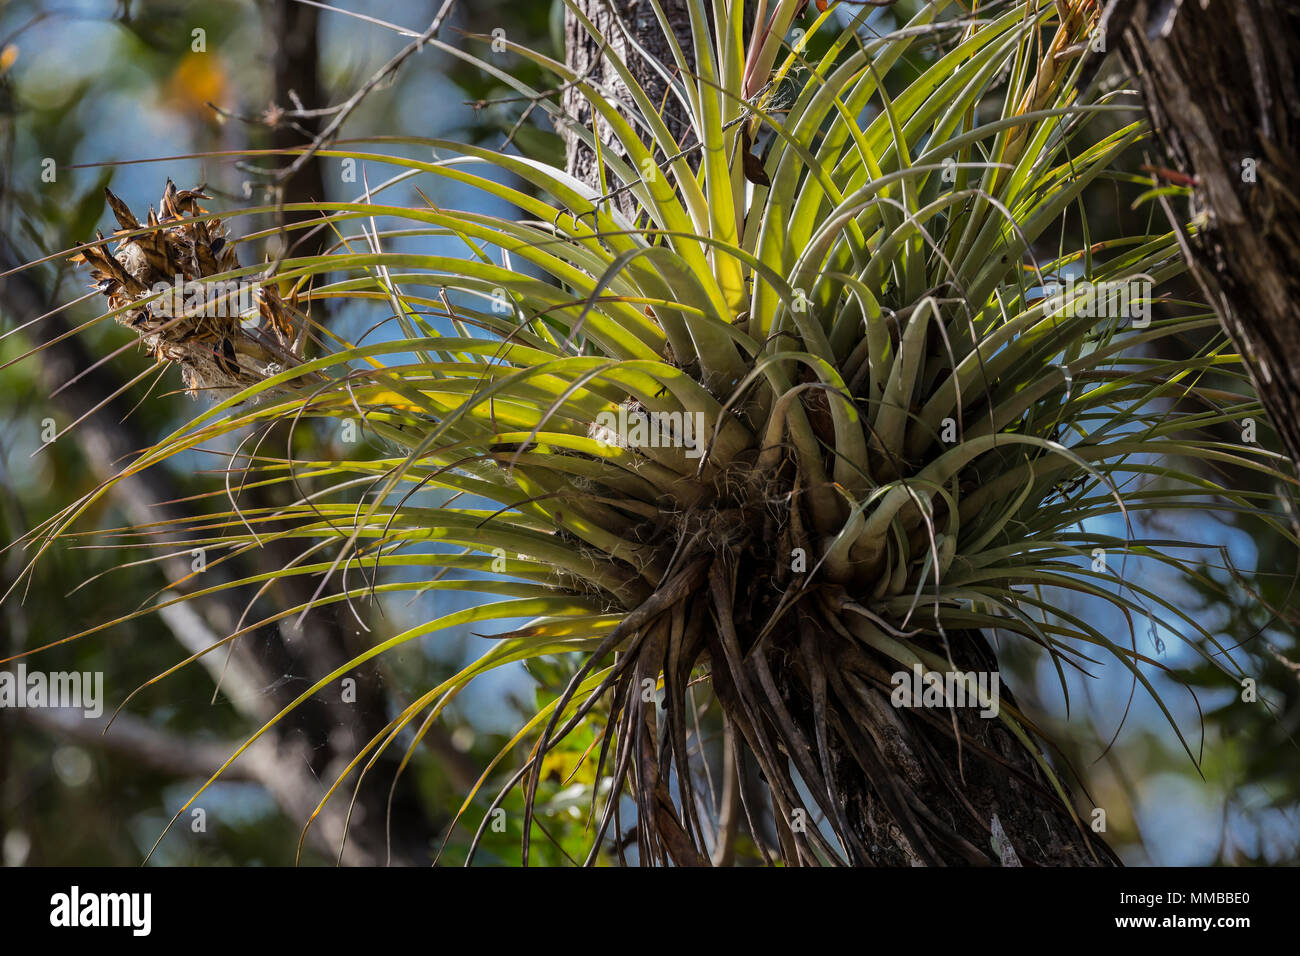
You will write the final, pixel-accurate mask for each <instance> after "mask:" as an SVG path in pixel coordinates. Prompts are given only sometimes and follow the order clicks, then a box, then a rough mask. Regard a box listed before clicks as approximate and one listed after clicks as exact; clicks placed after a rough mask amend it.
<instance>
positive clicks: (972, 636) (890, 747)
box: [563, 0, 1118, 866]
mask: <svg viewBox="0 0 1300 956" xmlns="http://www.w3.org/2000/svg"><path fill="white" fill-rule="evenodd" d="M660 2H661V6H662V8H663V10H664V13H665V15H666V17H667V19H668V21H669V23H670V24H671V26H672V28H673V32H674V34H675V35H676V37H677V41H678V44H679V45H680V46H681V47H682V49H683V50H684V51H686V53H687V56H688V60H692V61H693V56H691V50H692V44H691V30H690V20H689V15H688V13H687V4H688V3H689V2H690V0H660ZM577 6H578V7H579V8H580V9H581V10H582V12H583V14H584V15H585V16H586V17H587V18H588V19H590V20H591V21H592V22H593V23H594V24H595V26H596V28H597V31H598V33H599V35H600V37H601V38H602V42H597V41H596V40H595V39H593V38H592V37H591V35H590V34H589V33H588V32H587V31H586V29H585V28H584V27H583V26H582V24H581V23H580V22H579V21H578V19H577V17H575V16H574V15H573V14H572V13H571V12H568V11H566V14H565V43H566V50H565V62H566V63H567V65H568V66H569V67H570V68H571V69H572V70H574V71H575V72H576V73H577V74H578V75H579V76H583V77H585V78H587V79H588V80H589V81H590V82H591V83H592V85H593V86H594V87H595V88H596V89H597V90H599V91H601V93H602V94H604V95H606V96H607V97H609V98H612V99H614V100H616V101H623V102H628V101H629V97H628V95H627V93H626V91H625V89H624V88H622V85H621V83H620V81H619V79H618V77H617V75H616V74H615V73H614V71H613V70H612V69H611V68H609V67H607V66H605V65H603V63H602V58H603V54H604V49H602V43H603V44H606V45H607V48H608V49H609V50H611V51H613V52H615V53H617V54H618V55H620V56H622V57H624V58H625V59H626V61H627V62H628V63H629V65H630V67H631V71H632V73H633V75H634V76H635V77H636V79H637V80H638V81H639V82H640V83H641V84H642V85H643V87H644V88H645V89H646V91H647V92H648V94H649V95H650V98H651V99H652V101H654V102H665V103H667V104H668V105H667V109H666V110H665V114H664V115H665V118H666V120H667V125H668V127H669V129H670V130H671V131H672V132H673V134H674V136H675V137H676V138H677V139H678V141H679V144H680V145H681V146H682V147H683V148H685V147H687V146H689V145H690V144H691V142H693V138H690V134H689V132H688V129H687V126H688V123H687V119H686V117H685V116H684V115H683V114H682V112H681V108H680V107H679V105H678V102H677V101H676V100H675V99H674V98H672V97H666V96H665V93H666V89H667V84H666V82H665V80H664V79H663V77H662V75H661V73H660V72H659V71H658V70H656V69H655V68H654V67H653V66H652V65H651V64H650V63H649V62H648V61H647V60H646V58H645V57H644V56H643V55H642V54H641V53H639V52H638V51H637V50H635V49H634V48H632V46H631V44H629V43H628V42H627V34H628V33H630V34H631V35H632V36H633V37H634V38H635V40H636V43H637V44H638V45H639V46H640V47H641V49H643V50H645V51H646V52H648V53H649V54H650V55H651V56H653V57H655V58H656V59H657V60H658V61H659V62H660V63H661V64H668V66H669V70H670V72H671V71H672V69H673V66H672V65H673V64H674V63H675V59H674V58H673V56H672V53H671V50H670V47H669V45H668V42H667V38H666V36H665V35H664V33H663V31H662V29H661V27H660V25H659V22H658V20H657V18H656V17H655V15H654V10H653V7H652V6H651V4H650V3H649V2H647V0H577ZM746 6H747V14H748V17H747V22H746V24H745V31H746V35H747V36H748V35H749V31H750V26H751V25H752V22H753V21H752V9H753V4H747V5H746ZM625 31H626V32H625ZM563 104H564V107H565V110H566V112H567V114H568V116H569V118H570V119H571V120H572V121H575V122H576V123H577V124H579V125H580V126H582V127H585V128H586V129H592V128H593V127H592V122H593V111H592V109H591V107H590V106H589V105H588V104H587V103H586V102H585V100H584V98H583V96H582V94H581V93H580V92H579V91H578V90H576V89H572V88H570V89H567V90H566V91H565V94H564V99H563ZM602 127H603V124H600V125H598V126H596V127H595V129H596V130H597V131H599V133H600V135H601V139H602V142H608V141H609V139H610V133H609V130H608V129H607V128H602ZM565 137H566V146H567V160H568V167H569V171H570V172H571V173H573V174H574V175H575V176H577V177H578V178H580V179H582V180H583V181H584V182H586V183H587V184H588V185H590V186H592V187H593V188H596V187H597V186H598V180H597V177H596V171H595V155H594V153H593V152H592V151H591V150H590V149H589V148H587V147H586V146H585V145H583V144H582V143H581V141H580V140H579V139H578V137H577V136H576V135H574V133H573V132H572V131H571V130H566V131H565ZM619 201H620V207H621V210H622V211H623V212H624V213H625V214H627V215H628V216H629V218H630V217H631V214H632V208H633V207H632V204H631V197H630V195H628V194H627V193H624V194H622V196H620V197H619ZM769 571H770V569H767V570H763V569H751V571H750V573H752V574H753V575H754V576H761V575H765V574H767V573H768V572H769ZM745 577H746V579H748V577H749V573H747V574H746V575H745ZM740 623H741V622H740V621H738V622H737V626H738V627H739V626H740ZM950 639H951V644H952V659H953V661H954V663H955V665H956V667H957V669H958V670H960V671H981V670H983V671H988V670H994V669H996V667H997V661H996V658H995V656H994V654H993V651H992V649H991V647H990V645H989V643H988V641H987V640H986V638H985V637H984V635H983V634H982V633H980V632H978V631H967V632H962V633H957V634H951V635H950ZM774 643H776V642H775V641H774ZM798 644H799V642H798V638H797V637H794V638H793V640H792V641H791V642H789V645H790V646H793V647H796V648H797V647H798ZM827 653H831V654H833V655H839V654H841V653H843V654H844V655H846V657H844V658H843V659H837V660H835V661H828V662H827V663H828V664H835V665H837V666H838V667H837V668H828V671H830V672H835V671H836V670H837V669H839V668H842V671H841V672H842V674H843V677H837V678H836V679H837V680H841V681H842V682H843V683H844V687H843V689H844V690H845V692H846V694H847V693H856V694H857V695H858V697H859V698H860V699H861V700H862V701H863V704H864V706H865V711H864V712H866V713H869V714H871V718H870V720H869V725H867V726H862V725H857V726H854V725H852V721H848V720H846V719H845V718H844V715H835V714H832V715H830V719H831V721H832V722H833V723H836V724H837V729H838V730H839V732H840V734H841V735H842V739H846V740H848V741H849V742H848V744H847V745H846V748H845V751H844V752H841V753H838V754H836V755H835V756H834V757H833V758H832V759H833V761H834V762H835V764H836V765H837V766H836V767H835V768H834V769H835V775H836V780H837V786H838V791H839V794H838V795H839V797H840V803H841V806H842V807H843V809H844V810H845V813H846V817H847V819H848V821H849V824H850V826H851V827H852V829H853V830H854V831H855V836H856V840H855V841H853V845H851V846H850V847H849V856H850V859H851V861H852V862H854V863H856V864H877V865H898V866H907V865H917V864H920V863H923V862H936V861H937V862H942V863H947V864H956V865H971V864H976V865H979V864H993V865H997V864H999V863H1001V864H1003V865H1008V864H1010V865H1020V864H1024V865H1031V866H1062V865H1065V866H1089V865H1113V864H1116V863H1118V859H1117V858H1116V857H1115V856H1114V854H1113V853H1112V852H1111V851H1110V849H1109V848H1108V847H1107V846H1106V845H1105V844H1104V842H1102V841H1101V840H1100V839H1099V838H1097V837H1096V836H1095V835H1093V834H1092V833H1091V832H1090V831H1089V830H1087V828H1086V827H1082V826H1080V825H1079V824H1078V823H1077V822H1076V821H1074V820H1072V819H1071V816H1070V813H1069V811H1068V809H1067V808H1066V807H1065V806H1064V804H1063V803H1062V802H1061V800H1060V799H1059V798H1058V797H1057V796H1056V795H1055V794H1054V792H1053V791H1052V789H1051V787H1050V785H1049V783H1048V781H1047V778H1046V777H1045V775H1044V774H1043V772H1042V770H1041V768H1040V767H1039V766H1038V765H1037V763H1036V761H1035V758H1034V756H1033V754H1032V753H1031V752H1030V751H1029V750H1028V749H1027V748H1026V747H1024V746H1023V745H1022V744H1021V743H1020V742H1019V741H1017V740H1016V738H1015V737H1013V736H1012V734H1011V733H1010V732H1009V731H1008V730H1007V729H1006V728H1005V727H1003V726H1002V725H1001V724H1000V723H999V722H998V721H996V720H985V719H982V718H979V717H977V716H975V715H974V712H973V711H969V710H966V711H959V712H958V715H957V721H958V724H959V726H960V730H959V733H960V735H961V739H962V749H961V754H960V756H959V754H958V750H957V747H956V745H955V744H954V743H953V741H952V733H951V725H950V721H951V719H952V718H951V716H950V714H949V713H948V712H938V713H932V712H929V711H923V710H921V709H903V710H899V709H895V708H894V707H893V706H892V705H891V704H890V693H889V688H890V671H891V670H896V669H897V668H894V667H889V668H887V667H886V666H885V664H884V663H883V662H881V661H878V660H873V659H871V658H870V657H869V656H868V655H867V654H865V652H862V651H859V650H856V649H848V650H843V649H838V650H833V651H828V652H827ZM849 657H851V658H852V659H851V660H850V659H848V658H849ZM800 666H801V664H800V661H799V660H798V656H797V654H794V655H791V656H790V658H789V659H788V660H786V661H783V662H780V663H779V664H778V665H777V666H774V667H773V668H772V670H773V672H774V673H785V672H786V671H785V670H784V668H785V667H789V668H798V667H800ZM850 671H852V672H853V673H852V674H851V673H850ZM859 675H866V679H865V680H859V679H858V677H859ZM714 678H715V690H716V691H717V693H718V694H719V696H720V697H721V698H723V699H724V700H726V699H728V697H729V696H734V693H735V692H734V688H731V687H729V686H728V685H727V682H726V680H725V679H724V677H723V675H722V674H721V672H720V670H718V669H715V674H714ZM850 683H852V685H853V686H851V687H850V686H849V685H850ZM797 696H798V695H791V699H789V700H788V701H787V703H788V705H789V708H790V711H791V713H792V714H794V715H795V716H796V718H797V719H799V720H800V722H801V723H802V724H803V728H802V730H803V732H804V735H805V738H806V739H809V740H811V739H814V733H815V730H814V727H813V725H812V721H813V717H812V713H811V703H810V701H807V700H800V699H796V698H797ZM1003 699H1004V700H1006V701H1008V702H1010V703H1012V704H1013V705H1014V699H1013V698H1012V697H1011V696H1010V694H1009V693H1008V692H1007V691H1006V690H1005V689H1004V690H1003ZM848 750H852V751H853V753H849V752H847V751H848ZM935 755H940V759H938V760H936V759H934V757H935ZM863 761H865V762H866V763H867V764H868V765H871V766H874V767H877V768H879V773H876V774H872V775H871V779H864V777H863V775H862V774H861V773H860V771H859V770H858V767H859V764H861V763H862V762H863ZM959 761H960V763H959ZM959 767H960V769H959ZM741 773H742V782H743V777H744V774H745V771H744V768H743V767H742V768H741ZM995 819H996V823H995V822H994V821H995ZM905 831H907V832H910V833H912V834H918V833H919V834H922V835H923V836H922V837H921V839H922V840H924V841H925V842H926V843H927V844H928V845H925V846H920V845H918V842H919V841H918V840H917V838H916V837H913V838H912V839H911V840H909V838H908V837H907V836H905V835H904V832H905ZM999 834H1004V835H1005V836H1004V840H1005V841H1006V843H1009V844H1010V847H1011V849H1013V850H1014V853H1012V854H1007V853H1006V852H1005V851H1003V852H999V851H998V850H997V849H995V846H994V844H995V843H997V842H998V835H999ZM755 836H756V838H759V839H761V837H762V835H761V834H755ZM1006 843H1004V844H1003V845H1004V846H1005V845H1006ZM726 858H727V854H726V853H725V852H724V853H720V854H719V862H722V861H725V860H726ZM1013 860H1014V862H1012V861H1013Z"/></svg>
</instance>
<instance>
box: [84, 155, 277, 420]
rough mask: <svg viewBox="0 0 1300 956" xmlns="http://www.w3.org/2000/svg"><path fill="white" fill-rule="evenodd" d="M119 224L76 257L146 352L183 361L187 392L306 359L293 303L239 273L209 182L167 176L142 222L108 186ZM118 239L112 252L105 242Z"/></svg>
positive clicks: (226, 390)
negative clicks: (207, 204)
mask: <svg viewBox="0 0 1300 956" xmlns="http://www.w3.org/2000/svg"><path fill="white" fill-rule="evenodd" d="M104 194H105V196H106V197H107V199H108V206H109V208H110V209H111V210H112V211H113V215H114V217H115V218H116V219H117V221H118V225H119V226H121V228H120V229H119V230H117V231H116V232H115V233H114V234H113V237H111V238H108V239H106V238H105V237H104V235H103V233H100V232H96V234H95V235H96V238H97V240H98V241H97V242H96V243H95V244H94V245H92V246H89V247H87V248H86V249H84V250H83V251H82V252H81V253H80V254H79V255H77V256H74V257H73V261H74V262H85V263H87V264H89V265H90V267H91V273H90V274H91V278H92V279H93V280H94V282H93V285H94V287H95V288H96V289H98V290H99V291H100V292H102V293H104V295H105V296H107V297H108V302H109V307H110V309H112V310H114V311H117V310H122V311H120V312H119V313H118V314H117V315H116V316H115V318H116V319H117V321H118V322H119V323H120V324H122V325H125V326H128V327H129V328H131V329H134V330H135V331H136V333H138V334H139V336H140V339H141V341H142V342H143V343H144V345H145V348H146V349H148V351H149V354H151V355H153V356H154V358H155V359H156V360H157V361H159V362H175V363H176V364H177V365H179V366H180V368H181V374H182V377H183V379H184V381H185V386H186V388H187V389H188V390H189V391H190V394H191V395H195V394H197V393H198V392H200V391H205V392H210V393H211V394H213V395H215V396H217V397H219V398H221V397H225V396H227V395H230V394H232V393H233V392H236V391H239V390H240V389H243V388H245V387H247V386H249V385H253V384H255V383H257V382H260V381H262V380H263V379H265V378H267V377H268V376H270V375H274V374H276V373H278V372H280V371H283V370H284V369H286V368H290V367H292V366H294V365H298V364H300V363H301V361H302V357H301V352H300V345H301V342H300V340H299V336H298V329H299V323H298V322H297V321H296V320H295V309H294V303H293V302H292V301H290V302H285V301H284V300H283V299H282V298H281V297H280V294H279V292H278V291H277V289H276V287H275V285H274V284H272V283H270V282H265V281H264V279H263V278H262V277H259V276H247V275H238V274H236V273H238V270H239V269H240V263H239V257H238V256H237V255H236V253H235V249H234V243H232V242H231V241H230V240H229V238H228V236H227V234H226V229H225V226H224V225H223V223H222V222H221V220H220V219H217V218H208V217H207V210H206V209H204V208H203V207H201V206H200V205H199V200H201V199H210V198H211V197H210V196H207V195H206V194H205V193H204V192H203V186H196V187H195V188H193V189H177V188H176V185H175V184H174V183H173V182H172V181H171V180H170V179H168V180H167V188H166V189H165V190H164V192H163V196H162V201H161V202H160V203H159V210H158V212H157V213H155V212H154V209H153V207H152V206H150V207H149V217H148V221H147V222H146V223H144V224H141V223H140V221H139V220H137V219H136V217H135V215H134V214H133V213H132V212H131V210H130V208H129V207H128V206H127V204H126V203H125V202H123V201H122V200H121V199H120V198H118V197H117V196H116V195H114V194H113V193H112V191H110V190H108V189H105V190H104ZM113 238H117V239H118V240H119V241H118V245H117V248H116V250H114V251H113V252H112V253H111V254H110V252H109V251H108V245H109V243H110V242H112V239H113Z"/></svg>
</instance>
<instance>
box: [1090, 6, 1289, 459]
mask: <svg viewBox="0 0 1300 956" xmlns="http://www.w3.org/2000/svg"><path fill="white" fill-rule="evenodd" d="M1110 6H1111V11H1110V15H1111V19H1112V21H1113V23H1112V28H1111V32H1112V33H1115V34H1121V31H1122V34H1121V35H1122V38H1123V45H1122V50H1123V52H1124V55H1125V58H1126V59H1127V61H1128V63H1129V65H1130V67H1131V68H1132V70H1133V71H1134V72H1135V73H1136V74H1137V75H1138V76H1139V77H1140V79H1141V82H1142V85H1143V87H1144V89H1145V92H1146V94H1147V106H1148V108H1149V110H1150V113H1151V118H1152V121H1153V125H1154V128H1155V131H1156V135H1157V136H1158V138H1159V140H1160V142H1161V144H1162V145H1163V146H1164V148H1165V151H1166V153H1167V155H1168V157H1169V162H1170V164H1171V165H1172V166H1174V167H1175V168H1176V170H1177V171H1178V172H1180V173H1182V174H1184V175H1185V176H1187V177H1190V178H1191V179H1192V180H1193V181H1194V185H1193V192H1194V199H1193V202H1192V214H1193V217H1194V219H1195V220H1196V221H1197V223H1198V228H1197V229H1196V231H1195V233H1194V234H1193V235H1191V236H1189V237H1188V239H1187V246H1188V251H1189V253H1190V256H1189V258H1190V260H1191V266H1192V273H1193V275H1194V276H1195V278H1196V280H1197V281H1198V282H1199V283H1200V285H1201V287H1202V289H1203V290H1204V292H1205V295H1206V297H1207V299H1208V300H1209V302H1210V304H1211V305H1212V306H1213V307H1214V309H1215V311H1216V312H1218V314H1219V317H1220V319H1221V320H1222V322H1223V325H1224V327H1225V328H1226V329H1227V331H1228V333H1229V334H1230V335H1231V336H1232V339H1233V342H1234V344H1235V345H1236V346H1237V348H1238V349H1239V350H1240V351H1241V354H1242V355H1243V356H1244V357H1245V359H1246V362H1247V364H1248V366H1249V367H1250V369H1251V372H1252V375H1253V377H1254V379H1255V385H1256V387H1257V389H1258V391H1259V395H1260V398H1261V400H1262V401H1263V404H1264V406H1265V408H1266V409H1267V410H1268V412H1269V415H1270V417H1271V419H1272V421H1273V425H1274V427H1275V428H1276V429H1277V432H1278V434H1279V436H1280V437H1281V439H1282V442H1283V446H1284V448H1285V450H1286V452H1287V454H1288V455H1289V456H1290V458H1291V460H1292V461H1293V462H1296V463H1297V464H1298V465H1300V320H1298V319H1297V317H1296V302H1297V301H1300V191H1298V190H1297V187H1296V182H1295V172H1296V164H1297V150H1300V84H1298V83H1297V79H1296V75H1297V69H1298V68H1300V4H1297V3H1295V2H1294V0H1180V2H1177V3H1175V2H1170V0H1112V3H1111V5H1110Z"/></svg>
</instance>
